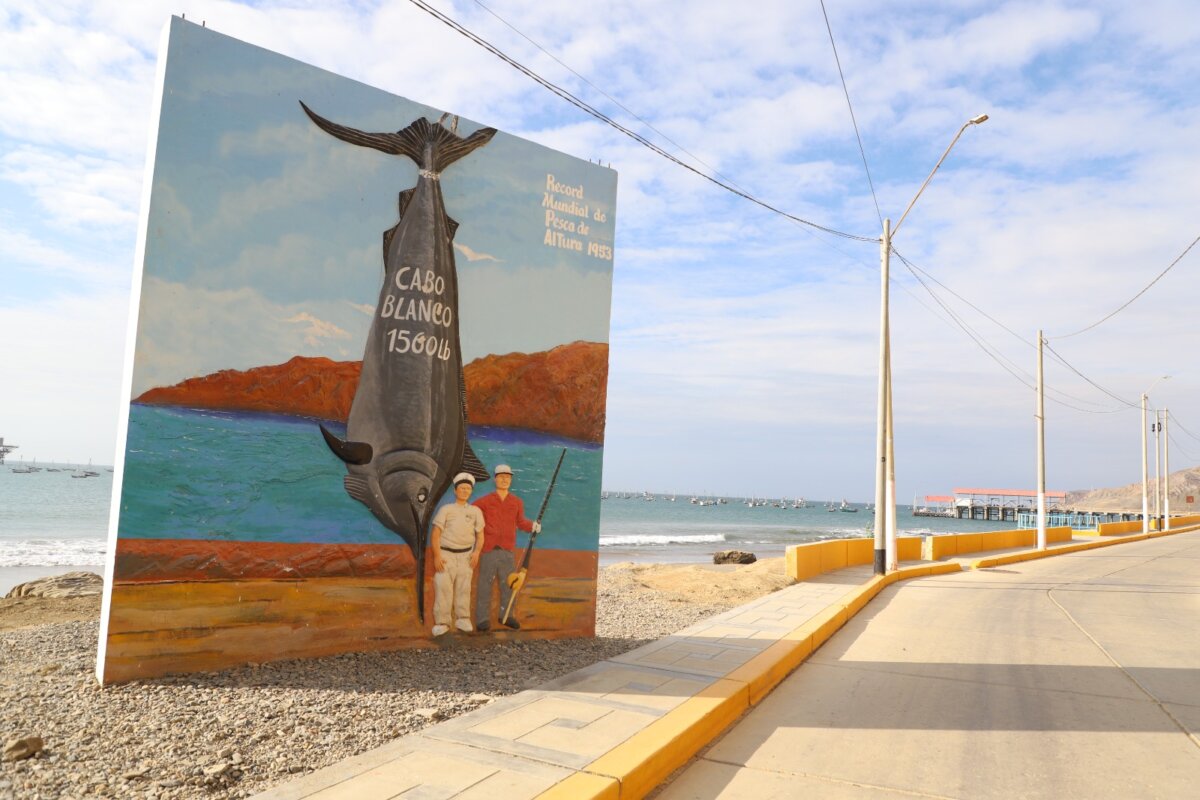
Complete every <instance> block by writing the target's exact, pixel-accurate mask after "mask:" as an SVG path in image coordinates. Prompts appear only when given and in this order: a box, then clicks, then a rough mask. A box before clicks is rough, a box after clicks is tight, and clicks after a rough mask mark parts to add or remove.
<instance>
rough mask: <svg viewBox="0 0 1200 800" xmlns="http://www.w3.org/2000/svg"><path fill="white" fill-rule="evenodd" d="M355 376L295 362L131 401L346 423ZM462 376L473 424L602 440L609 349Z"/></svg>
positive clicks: (470, 367)
mask: <svg viewBox="0 0 1200 800" xmlns="http://www.w3.org/2000/svg"><path fill="white" fill-rule="evenodd" d="M360 370H361V363H360V362H358V361H331V360H330V359H328V358H306V357H304V356H296V357H295V358H293V359H292V360H291V361H288V362H287V363H285V364H277V365H274V366H268V367H255V368H253V369H248V370H245V371H241V370H222V371H220V372H214V373H212V374H211V375H205V376H202V377H199V378H189V379H188V380H186V381H183V382H182V383H178V384H175V385H174V386H167V387H162V388H155V389H150V390H149V391H147V392H144V393H143V394H141V395H140V396H139V397H136V398H135V399H134V402H135V403H143V404H146V405H162V406H182V407H185V408H210V409H217V410H225V411H263V412H269V413H274V414H291V415H294V416H302V417H315V418H317V419H331V420H339V421H345V419H346V417H347V416H348V415H349V413H350V402H351V401H352V400H353V399H354V391H355V389H356V388H357V386H358V376H359V372H360ZM463 374H464V377H465V379H466V384H467V414H468V419H469V421H470V423H471V424H472V425H494V426H497V427H504V428H524V429H527V430H532V431H538V432H541V433H549V434H555V435H558V436H566V437H569V438H572V439H580V440H583V441H587V442H597V443H599V442H601V441H602V440H603V438H604V400H605V387H606V385H607V382H608V345H606V344H602V343H597V342H573V343H571V344H564V345H560V346H558V347H555V348H553V349H552V350H547V351H544V352H541V353H509V354H507V355H490V356H485V357H483V358H479V359H476V360H475V361H472V362H471V363H469V364H467V365H466V366H465V367H464V368H463Z"/></svg>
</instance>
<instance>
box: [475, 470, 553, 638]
mask: <svg viewBox="0 0 1200 800" xmlns="http://www.w3.org/2000/svg"><path fill="white" fill-rule="evenodd" d="M493 473H494V475H495V481H496V491H494V492H492V493H491V494H486V495H484V496H483V497H481V498H479V499H478V500H476V501H475V503H474V505H475V507H476V508H478V509H479V510H480V511H482V512H483V521H484V527H483V555H481V556H480V557H479V577H478V578H477V579H476V584H475V630H477V631H486V630H489V629H490V628H491V627H492V621H491V616H492V614H491V611H492V584H493V583H499V584H500V608H499V610H498V615H502V614H504V610H505V609H506V608H508V603H509V599H510V598H511V597H512V589H511V588H509V585H508V576H509V575H511V574H512V573H514V572H516V571H517V562H516V558H515V556H514V555H513V551H514V550H515V549H516V547H517V528H520V529H521V530H523V531H525V532H526V533H537V532H538V531H539V530H541V527H542V526H541V524H540V523H537V522H534V521H532V520H530V519H528V518H527V517H526V516H525V504H524V503H523V502H521V498H519V497H517V496H516V495H515V494H512V493H511V492H509V489H510V488H511V487H512V482H513V472H512V467H510V466H509V465H508V464H498V465H497V466H496V469H495V470H493ZM503 624H504V625H505V627H508V628H512V629H513V630H517V629H518V628H520V627H521V624H520V623H519V622H517V616H516V612H515V611H514V612H513V613H511V614H509V615H508V621H507V622H505V623H503Z"/></svg>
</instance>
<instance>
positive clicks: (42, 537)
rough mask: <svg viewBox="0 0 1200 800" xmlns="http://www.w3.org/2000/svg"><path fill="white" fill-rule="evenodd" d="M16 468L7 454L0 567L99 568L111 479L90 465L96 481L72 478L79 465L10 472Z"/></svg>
mask: <svg viewBox="0 0 1200 800" xmlns="http://www.w3.org/2000/svg"><path fill="white" fill-rule="evenodd" d="M20 465H21V462H20V461H19V460H17V459H14V458H13V457H12V456H11V455H10V456H9V457H8V459H7V460H6V462H5V464H4V465H3V466H0V567H12V566H23V565H31V566H61V567H76V566H89V565H95V564H101V563H103V562H104V550H105V539H106V533H107V530H108V506H109V499H110V497H111V496H112V479H113V474H112V473H111V472H109V471H108V469H107V468H106V467H104V466H95V467H93V468H92V471H94V472H98V473H100V474H99V476H98V477H95V478H72V477H71V474H72V473H73V472H74V471H75V470H77V469H78V468H79V465H77V464H55V463H39V464H38V466H39V467H42V468H43V469H42V471H41V472H34V473H31V474H21V473H16V472H13V471H12V470H13V468H15V467H18V466H20ZM51 469H57V470H61V471H60V472H50V471H49V470H51Z"/></svg>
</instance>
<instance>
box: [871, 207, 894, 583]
mask: <svg viewBox="0 0 1200 800" xmlns="http://www.w3.org/2000/svg"><path fill="white" fill-rule="evenodd" d="M891 254H892V221H891V220H890V219H885V220H884V221H883V236H881V237H880V239H879V280H880V288H879V294H880V296H879V398H878V400H879V402H878V405H877V406H876V408H877V413H876V415H875V434H876V435H875V528H874V533H875V574H876V575H886V574H887V543H886V536H887V476H888V470H887V461H888V457H887V405H888V382H889V379H890V377H891V376H889V375H888V361H889V355H890V354H889V353H888V280H889V276H888V270H889V268H890V266H891Z"/></svg>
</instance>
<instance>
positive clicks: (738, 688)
mask: <svg viewBox="0 0 1200 800" xmlns="http://www.w3.org/2000/svg"><path fill="white" fill-rule="evenodd" d="M961 568H962V567H961V565H960V564H959V563H958V562H948V563H941V564H923V565H921V566H915V567H903V568H901V569H899V570H896V571H895V572H891V573H889V574H887V575H876V576H873V577H872V578H871V579H870V580H869V581H868V582H866V583H864V584H863V585H861V586H858V587H856V588H854V589H853V590H851V591H849V592H847V593H846V594H845V596H843V597H842V598H840V599H839V600H837V601H835V602H834V603H833V604H832V605H830V606H828V607H827V608H825V609H824V610H823V611H821V612H820V613H818V614H817V615H816V616H814V617H812V618H811V619H809V620H808V621H807V622H805V623H804V624H803V625H801V626H799V627H797V628H795V629H794V630H792V631H791V632H790V633H787V634H785V635H784V637H783V638H782V639H780V640H779V641H777V642H775V643H774V644H772V645H771V646H769V647H767V648H766V649H765V650H763V651H762V652H761V653H759V654H758V655H756V656H754V657H753V658H751V659H750V660H749V661H747V662H746V663H744V664H742V665H741V666H740V667H738V668H737V669H735V670H733V671H732V672H730V673H729V674H728V675H726V676H725V677H724V678H721V679H719V680H717V681H716V682H715V683H713V684H712V685H710V686H708V687H707V688H705V689H704V690H703V691H701V692H699V693H698V694H696V695H695V696H694V697H692V698H690V699H688V700H685V701H684V702H682V703H680V704H679V705H678V706H676V707H675V708H674V709H672V710H671V711H669V712H667V713H666V714H664V715H663V716H662V717H660V718H659V719H657V720H655V721H654V722H652V723H651V724H650V725H648V726H647V727H645V728H643V729H642V730H641V731H639V732H638V733H636V734H634V735H633V736H631V737H630V738H629V739H627V740H626V741H624V742H623V743H621V744H619V745H617V746H616V747H614V748H613V749H612V750H609V751H608V752H607V753H605V754H604V755H603V756H601V757H600V758H598V759H596V760H595V761H593V762H592V763H590V764H588V765H587V766H586V767H584V768H583V771H582V772H578V773H576V774H575V775H573V776H571V777H568V778H566V779H565V780H562V781H560V782H559V783H557V784H555V785H554V786H553V787H551V788H550V789H548V790H547V791H545V792H543V793H542V794H541V795H539V796H538V800H567V799H568V798H576V797H578V798H587V799H594V800H618V799H619V800H637V799H638V798H642V797H645V796H646V795H647V794H649V793H650V792H652V791H653V790H654V789H655V788H657V787H658V785H659V784H660V783H662V782H663V781H664V780H666V778H667V777H668V776H669V775H670V774H671V773H672V772H674V771H675V770H676V769H678V768H679V767H681V766H683V765H684V764H686V763H687V762H688V760H689V759H691V758H692V756H694V755H695V754H696V753H698V752H699V751H700V749H701V748H703V747H704V746H705V745H707V744H708V743H709V742H711V741H712V740H713V739H715V738H716V737H717V736H718V735H719V734H721V733H722V732H724V731H725V729H726V728H728V727H729V726H730V725H731V724H733V723H734V722H735V721H736V720H737V719H738V717H739V716H741V714H742V713H743V712H744V711H746V710H747V709H749V708H750V706H752V705H757V704H758V703H759V702H760V701H761V700H762V699H763V698H764V697H766V696H767V695H768V694H770V692H771V690H772V689H774V688H775V687H776V686H778V685H779V683H780V682H781V681H782V680H783V679H784V678H786V677H787V676H788V675H789V674H791V672H792V671H793V670H795V669H796V667H798V666H800V665H801V664H803V663H804V661H805V660H806V659H807V658H808V657H809V656H810V655H811V654H812V653H813V652H815V651H816V650H817V648H819V647H820V646H821V645H822V644H824V643H825V642H826V641H828V640H829V638H830V637H832V636H833V634H835V633H837V631H838V630H839V629H840V628H841V627H842V626H843V625H845V624H846V622H847V621H848V620H849V619H850V618H851V617H853V616H854V615H855V614H856V613H858V612H859V611H861V610H862V609H863V608H864V607H865V606H866V605H867V603H869V602H870V601H871V599H872V598H874V597H875V596H876V595H877V594H879V592H880V591H882V590H883V589H884V587H886V586H890V585H891V584H893V583H895V582H897V581H900V580H906V579H908V578H919V577H923V576H926V575H941V574H945V573H948V572H958V571H960V570H961Z"/></svg>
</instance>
